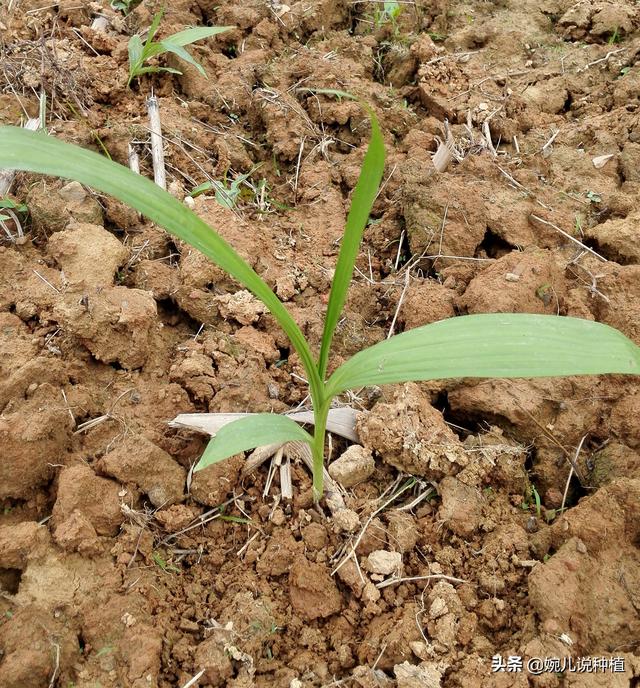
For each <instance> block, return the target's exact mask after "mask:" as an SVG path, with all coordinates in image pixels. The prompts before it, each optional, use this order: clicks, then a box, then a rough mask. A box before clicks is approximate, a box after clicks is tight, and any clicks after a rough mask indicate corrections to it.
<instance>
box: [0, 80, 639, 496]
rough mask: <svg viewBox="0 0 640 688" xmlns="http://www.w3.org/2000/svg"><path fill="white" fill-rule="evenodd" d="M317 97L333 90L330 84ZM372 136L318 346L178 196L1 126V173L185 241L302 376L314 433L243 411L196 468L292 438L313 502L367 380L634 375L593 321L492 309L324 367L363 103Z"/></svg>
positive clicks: (360, 213) (373, 183) (340, 287)
mask: <svg viewBox="0 0 640 688" xmlns="http://www.w3.org/2000/svg"><path fill="white" fill-rule="evenodd" d="M316 93H317V94H324V95H333V96H336V95H340V96H341V97H343V98H353V96H350V95H348V94H345V93H337V92H336V91H316ZM362 106H363V107H364V108H365V109H366V111H367V113H368V115H369V119H370V122H371V138H370V141H369V145H368V149H367V152H366V155H365V157H364V161H363V163H362V168H361V170H360V176H359V179H358V183H357V184H356V187H355V189H354V191H353V194H352V196H351V207H350V210H349V212H348V215H347V219H346V224H345V229H344V235H343V237H342V241H341V244H340V252H339V255H338V261H337V265H336V269H335V276H334V279H333V283H332V285H331V291H330V294H329V299H328V304H327V310H326V314H325V321H324V328H323V332H322V338H321V341H320V346H319V351H317V352H313V351H312V349H311V345H310V344H309V342H307V340H306V339H305V337H304V335H303V334H302V332H301V330H300V328H299V327H298V325H297V324H296V322H295V320H294V319H293V317H292V316H291V314H290V313H289V311H288V310H287V309H286V307H285V306H284V304H283V303H282V302H281V301H280V300H279V299H278V297H277V296H276V295H275V294H274V293H273V291H272V290H271V289H270V288H269V286H268V285H267V284H266V283H265V282H264V280H263V279H262V278H261V277H260V276H259V275H258V274H257V273H256V272H255V271H254V270H253V269H252V268H251V267H250V266H249V265H248V264H247V263H246V262H245V261H244V260H243V259H242V258H241V257H240V256H239V255H238V253H237V252H236V251H235V250H234V249H233V248H232V247H231V246H230V245H229V244H228V243H227V242H226V241H224V239H222V237H220V235H219V234H217V232H215V231H214V230H213V229H212V228H211V227H210V226H209V225H207V224H206V223H205V222H204V221H203V220H201V219H200V218H199V217H198V216H197V215H196V214H195V213H193V212H192V211H191V210H189V209H188V208H187V207H186V206H185V205H184V204H183V203H180V202H179V201H178V200H176V199H175V198H173V197H172V196H171V195H170V194H168V193H167V192H166V191H163V190H162V189H160V188H159V187H158V186H156V185H155V184H154V183H153V182H152V181H151V180H149V179H145V178H144V177H142V176H140V175H137V174H134V173H133V172H131V171H130V170H129V169H127V168H126V167H123V166H121V165H118V164H116V163H114V162H112V161H110V160H107V159H106V158H105V157H104V156H101V155H98V154H97V153H94V152H91V151H88V150H85V149H83V148H79V147H77V146H74V145H71V144H68V143H63V142H62V141H58V140H56V139H54V138H53V137H50V136H46V135H44V134H42V133H34V132H28V131H25V130H23V129H20V128H16V127H0V168H5V167H6V168H11V169H18V170H24V171H29V172H39V173H42V174H48V175H53V176H58V177H63V178H66V179H74V180H76V181H79V182H81V183H83V184H86V185H87V186H90V187H92V188H94V189H97V190H99V191H101V192H103V193H106V194H110V195H112V196H114V197H115V198H117V199H119V200H120V201H122V202H123V203H126V204H127V205H129V206H131V207H132V208H135V209H136V210H137V211H138V212H140V213H142V214H143V215H146V217H148V218H149V219H150V220H152V221H153V222H155V223H157V224H158V225H160V226H162V227H164V228H165V229H166V230H167V231H169V232H171V233H172V234H174V235H176V236H177V237H179V238H180V239H182V240H184V241H186V242H187V243H189V244H190V245H191V246H193V247H194V248H195V249H197V250H199V251H201V252H202V253H203V254H204V255H205V256H207V257H208V258H210V259H211V260H212V261H213V262H215V263H216V264H217V265H219V266H220V267H221V268H222V269H224V270H225V271H226V272H227V273H228V274H229V275H231V276H232V277H234V278H235V279H236V280H237V281H238V282H239V283H240V284H241V285H243V287H244V288H246V289H248V290H250V291H251V292H252V293H253V294H254V295H255V296H256V297H257V298H258V299H260V300H261V301H262V302H263V303H264V305H265V306H266V307H267V308H268V309H269V310H270V311H271V313H272V314H273V316H274V317H275V319H276V320H277V321H278V323H279V325H280V326H281V327H282V329H283V330H284V331H285V333H286V334H287V336H288V337H289V340H290V341H291V343H292V345H293V347H294V348H295V350H296V352H297V354H298V356H299V358H300V362H301V364H302V365H303V367H304V370H305V374H306V378H307V380H308V383H309V392H310V395H311V399H312V404H313V418H314V430H313V434H310V433H309V432H307V431H306V430H304V429H303V428H301V427H300V425H298V424H297V423H296V422H295V421H294V420H292V419H291V418H288V417H286V416H284V415H277V414H270V413H255V414H248V415H246V416H244V417H242V418H240V419H239V420H234V421H233V422H231V423H229V424H227V425H225V426H224V427H222V428H221V429H220V430H219V431H218V432H217V434H216V435H215V437H214V438H213V439H212V440H211V441H210V442H209V444H208V445H207V447H206V449H205V452H204V454H203V456H202V457H201V459H200V461H199V462H198V464H197V466H196V467H195V470H201V469H203V468H205V467H206V466H209V465H211V464H213V463H217V462H219V461H222V460H223V459H226V458H228V457H230V456H233V455H234V454H238V453H240V452H244V451H247V450H249V449H253V448H255V447H259V446H263V445H269V444H275V443H285V442H290V441H302V442H306V443H308V444H309V445H310V448H311V454H312V457H313V487H314V493H315V496H316V499H319V498H320V497H321V496H322V494H323V467H324V451H325V430H326V427H327V418H328V414H329V410H330V408H331V404H332V401H333V399H334V398H335V397H336V396H337V395H339V394H342V393H344V392H347V391H349V390H352V389H358V388H361V387H365V386H371V385H384V384H392V383H399V382H407V381H410V380H433V379H443V378H466V377H474V378H496V377H502V378H524V377H552V376H559V375H595V374H599V373H622V374H631V375H640V347H638V346H637V345H636V344H635V343H634V342H632V341H631V340H629V339H628V338H627V337H625V336H624V335H623V334H622V333H620V332H618V331H617V330H615V329H613V328H611V327H609V326H607V325H603V324H600V323H597V322H592V321H588V320H581V319H578V318H569V317H559V316H552V315H528V314H522V313H495V314H487V315H467V316H458V317H454V318H450V319H448V320H442V321H439V322H435V323H432V324H430V325H425V326H424V327H418V328H416V329H413V330H409V331H406V332H403V333H402V334H398V335H395V336H393V337H390V338H388V339H386V340H385V341H382V342H379V343H378V344H375V345H374V346H371V347H369V348H367V349H364V350H362V351H360V352H358V353H357V354H355V355H354V356H353V357H352V358H350V359H349V360H347V361H346V362H345V363H343V364H342V365H341V366H339V367H338V368H337V369H335V370H333V371H332V372H331V374H329V369H330V366H329V362H330V352H331V342H332V339H333V335H334V332H335V330H336V327H337V325H338V322H339V320H340V317H341V314H342V309H343V307H344V304H345V301H346V297H347V290H348V289H349V285H350V283H351V279H352V275H353V270H354V264H355V260H356V257H357V255H358V252H359V249H360V243H361V240H362V235H363V232H364V229H365V226H366V224H367V221H368V220H369V216H370V212H371V208H372V206H373V203H374V201H375V199H376V195H377V193H378V188H379V185H380V181H381V179H382V173H383V169H384V160H385V150H384V143H383V138H382V133H381V131H380V127H379V125H378V120H377V118H376V116H375V114H374V112H373V111H372V110H371V109H370V108H369V107H368V106H367V105H366V104H364V103H363V104H362Z"/></svg>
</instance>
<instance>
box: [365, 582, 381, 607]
mask: <svg viewBox="0 0 640 688" xmlns="http://www.w3.org/2000/svg"><path fill="white" fill-rule="evenodd" d="M379 599H380V590H378V588H376V586H375V585H374V584H373V583H372V582H371V581H367V582H366V583H365V585H364V588H363V589H362V601H363V602H365V603H367V604H368V603H369V602H377V601H378V600H379Z"/></svg>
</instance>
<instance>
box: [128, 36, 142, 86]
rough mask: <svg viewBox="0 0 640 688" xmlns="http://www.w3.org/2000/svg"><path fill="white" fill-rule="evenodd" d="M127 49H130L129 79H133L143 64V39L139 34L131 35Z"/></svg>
mask: <svg viewBox="0 0 640 688" xmlns="http://www.w3.org/2000/svg"><path fill="white" fill-rule="evenodd" d="M127 50H128V51H129V81H131V80H132V79H133V78H134V77H135V75H136V74H137V73H138V69H139V68H140V65H141V64H142V40H141V39H140V36H138V34H135V35H133V36H131V38H130V39H129V43H128V44H127Z"/></svg>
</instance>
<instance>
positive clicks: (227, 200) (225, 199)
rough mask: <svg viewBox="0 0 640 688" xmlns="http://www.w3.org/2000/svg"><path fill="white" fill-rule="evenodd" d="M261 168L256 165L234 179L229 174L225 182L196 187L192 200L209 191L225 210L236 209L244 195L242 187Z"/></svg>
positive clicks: (192, 192) (213, 182)
mask: <svg viewBox="0 0 640 688" xmlns="http://www.w3.org/2000/svg"><path fill="white" fill-rule="evenodd" d="M258 167H260V165H254V166H253V167H252V168H251V169H250V170H249V171H248V172H246V173H245V174H239V175H238V176H237V177H235V178H234V179H229V178H228V176H227V174H225V176H224V180H223V181H221V182H219V181H211V182H204V183H203V184H200V185H198V186H196V187H195V189H193V190H192V191H191V193H190V194H189V196H191V197H192V198H195V197H196V196H199V195H200V194H203V193H206V192H207V191H213V192H214V193H215V199H216V201H217V202H218V203H219V204H220V205H221V206H222V207H223V208H235V207H236V204H237V202H238V198H239V197H240V194H241V193H242V185H243V184H244V183H245V182H246V181H247V179H249V177H250V176H251V175H252V174H253V173H254V172H255V171H256V170H257V169H258Z"/></svg>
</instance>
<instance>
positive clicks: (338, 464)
mask: <svg viewBox="0 0 640 688" xmlns="http://www.w3.org/2000/svg"><path fill="white" fill-rule="evenodd" d="M375 468H376V465H375V462H374V460H373V456H372V454H371V450H369V449H365V448H364V447H361V446H360V445H359V444H353V445H351V446H350V447H349V448H348V449H347V450H346V451H345V452H344V453H343V454H342V455H341V456H339V457H338V458H337V459H336V460H335V461H334V462H333V463H332V464H331V465H330V466H329V475H330V476H331V477H332V478H333V479H334V480H335V481H336V482H338V483H340V485H342V487H353V486H354V485H357V484H358V483H361V482H363V481H364V480H366V479H367V478H368V477H369V476H370V475H372V473H373V472H374V471H375Z"/></svg>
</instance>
